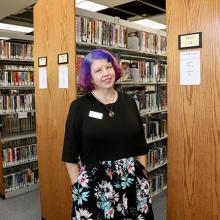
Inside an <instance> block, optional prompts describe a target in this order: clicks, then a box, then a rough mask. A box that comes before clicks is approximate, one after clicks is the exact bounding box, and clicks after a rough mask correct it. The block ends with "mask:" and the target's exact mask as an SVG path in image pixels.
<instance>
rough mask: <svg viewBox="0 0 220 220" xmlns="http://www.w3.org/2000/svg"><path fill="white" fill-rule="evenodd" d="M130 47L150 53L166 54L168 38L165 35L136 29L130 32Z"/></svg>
mask: <svg viewBox="0 0 220 220" xmlns="http://www.w3.org/2000/svg"><path fill="white" fill-rule="evenodd" d="M128 48H131V49H134V50H139V51H143V52H150V53H160V54H166V48H167V40H166V37H165V36H158V35H157V34H153V33H149V32H143V31H136V32H130V33H129V34H128Z"/></svg>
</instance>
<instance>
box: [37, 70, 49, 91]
mask: <svg viewBox="0 0 220 220" xmlns="http://www.w3.org/2000/svg"><path fill="white" fill-rule="evenodd" d="M46 88H47V69H46V67H39V89H46Z"/></svg>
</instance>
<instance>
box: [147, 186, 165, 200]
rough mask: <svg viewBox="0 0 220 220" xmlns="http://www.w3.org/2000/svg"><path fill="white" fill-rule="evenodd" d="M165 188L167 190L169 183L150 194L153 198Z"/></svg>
mask: <svg viewBox="0 0 220 220" xmlns="http://www.w3.org/2000/svg"><path fill="white" fill-rule="evenodd" d="M165 190H167V185H165V186H163V187H162V188H161V189H160V190H157V191H155V192H153V193H151V194H150V196H151V197H152V198H154V197H156V196H157V195H158V194H160V193H161V192H163V191H165Z"/></svg>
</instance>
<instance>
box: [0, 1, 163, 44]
mask: <svg viewBox="0 0 220 220" xmlns="http://www.w3.org/2000/svg"><path fill="white" fill-rule="evenodd" d="M91 1H93V2H96V3H99V4H103V5H106V6H108V7H109V8H107V9H105V10H102V11H99V13H103V14H106V15H111V16H118V17H120V18H121V19H124V20H130V21H134V20H138V19H140V18H148V19H151V20H154V21H157V22H159V23H162V24H165V8H166V6H165V2H166V0H111V1H106V0H91ZM35 3H36V0H19V4H18V0H0V22H4V23H10V24H17V25H24V26H28V27H32V26H33V6H34V4H35ZM32 34H33V33H32ZM0 36H2V37H4V36H5V37H6V36H8V37H11V38H17V39H24V40H33V36H31V34H29V35H24V34H21V33H18V32H12V31H2V30H0Z"/></svg>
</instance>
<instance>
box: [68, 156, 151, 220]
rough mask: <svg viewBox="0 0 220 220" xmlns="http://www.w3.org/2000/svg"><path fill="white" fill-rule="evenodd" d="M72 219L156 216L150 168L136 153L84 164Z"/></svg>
mask: <svg viewBox="0 0 220 220" xmlns="http://www.w3.org/2000/svg"><path fill="white" fill-rule="evenodd" d="M72 201H73V206H72V220H79V219H81V220H82V219H86V220H104V219H115V220H153V219H154V217H153V211H152V204H151V198H150V196H149V183H148V180H147V171H146V170H145V169H144V166H143V165H142V164H141V163H140V162H138V160H136V159H135V158H133V157H129V158H124V159H119V160H115V161H101V162H98V163H96V164H91V165H86V166H81V168H80V173H79V176H78V178H77V181H76V183H75V184H74V185H73V186H72Z"/></svg>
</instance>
